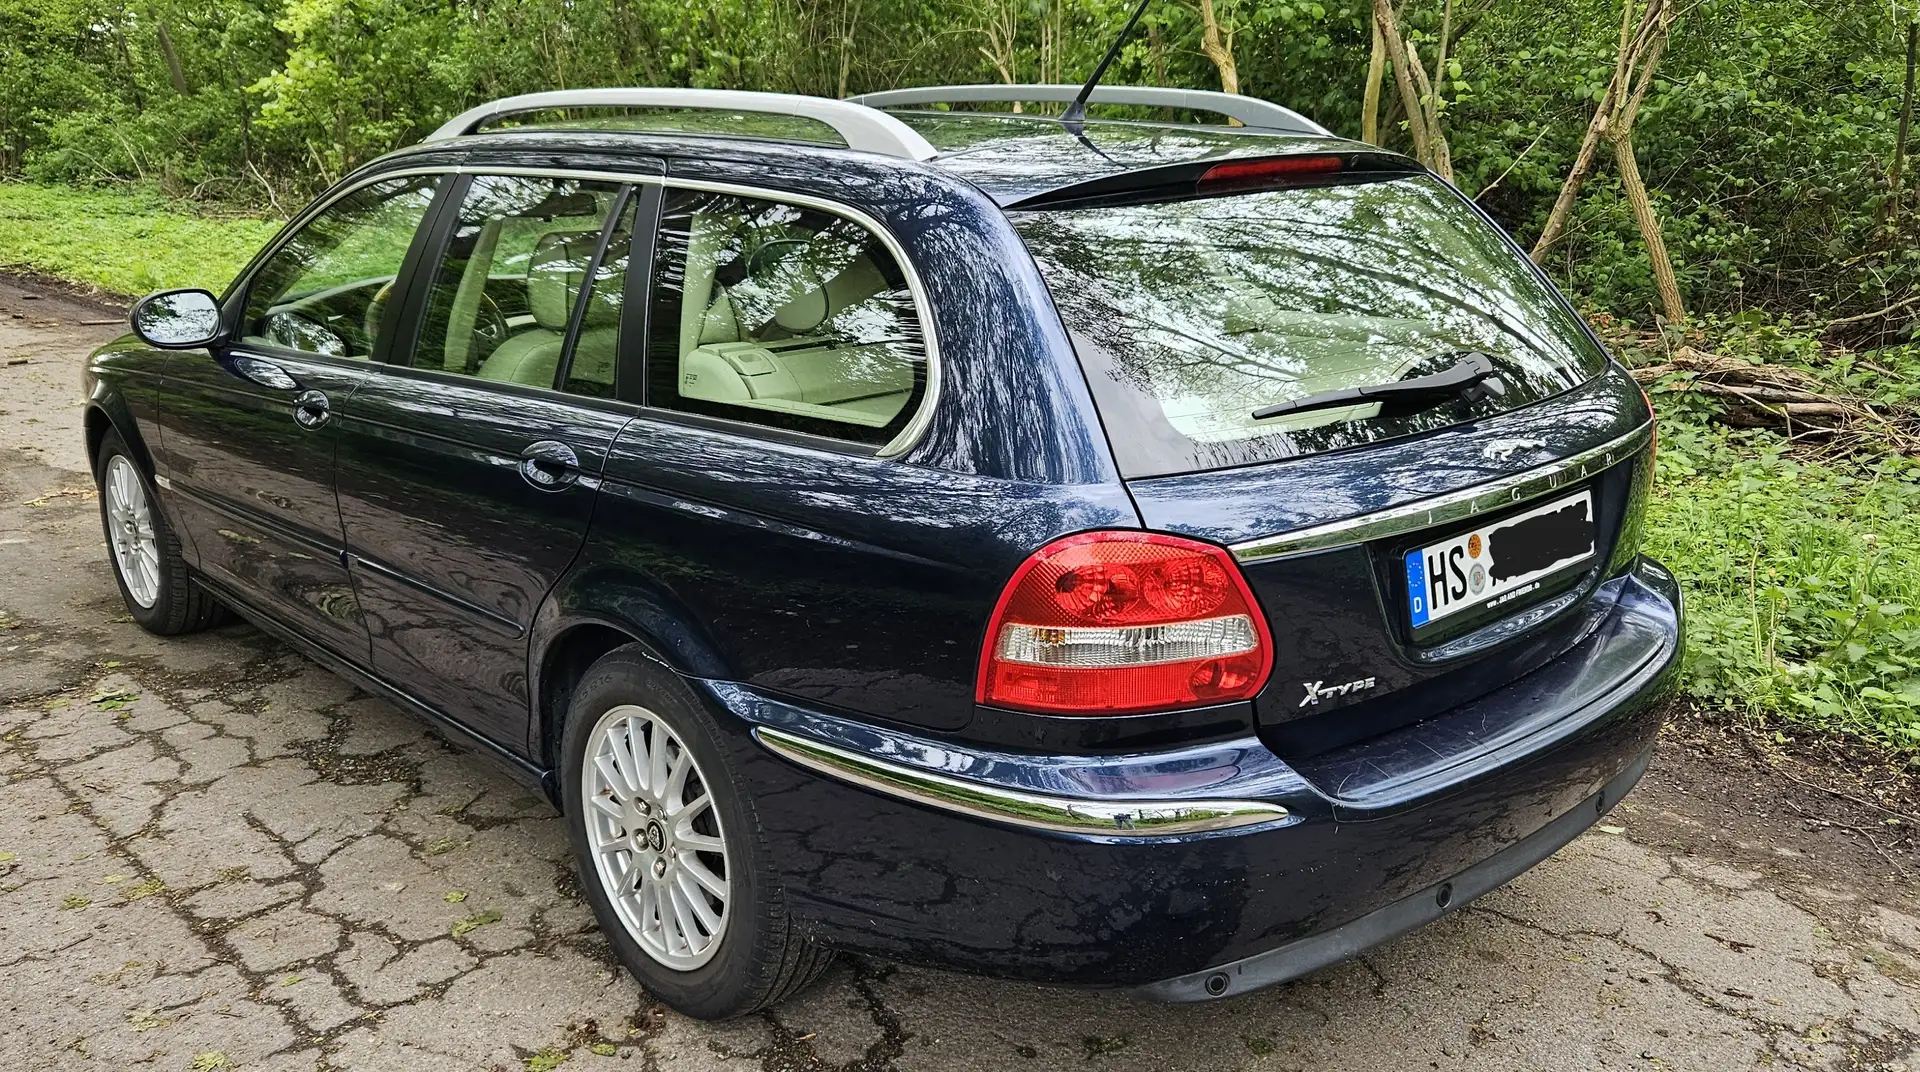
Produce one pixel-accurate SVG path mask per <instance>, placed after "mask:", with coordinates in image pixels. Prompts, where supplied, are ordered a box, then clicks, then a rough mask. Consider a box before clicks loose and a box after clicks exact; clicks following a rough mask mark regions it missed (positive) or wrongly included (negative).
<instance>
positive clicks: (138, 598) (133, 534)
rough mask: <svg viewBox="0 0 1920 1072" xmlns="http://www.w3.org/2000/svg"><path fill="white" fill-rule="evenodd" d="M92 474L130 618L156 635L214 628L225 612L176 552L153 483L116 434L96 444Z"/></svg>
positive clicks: (176, 542) (111, 558) (177, 544)
mask: <svg viewBox="0 0 1920 1072" xmlns="http://www.w3.org/2000/svg"><path fill="white" fill-rule="evenodd" d="M93 476H94V482H95V484H97V485H98V487H99V491H100V527H101V530H102V532H103V533H104V534H105V535H106V538H107V559H108V561H109V562H110V563H111V564H112V566H113V579H114V582H115V583H117V584H118V585H119V586H120V598H121V599H123V600H125V601H126V604H127V612H128V613H129V614H131V615H133V620H134V621H136V622H138V623H139V624H140V627H141V628H142V629H145V630H146V631H147V632H149V633H153V634H155V635H157V636H179V635H180V634H182V633H197V632H199V631H200V630H202V629H206V628H207V627H209V626H213V625H218V624H219V623H220V622H221V620H223V619H224V618H225V617H226V608H225V607H223V606H221V605H220V601H219V600H217V599H215V598H214V597H213V594H212V593H211V592H208V591H207V590H206V589H204V588H202V587H200V584H199V582H197V581H195V580H194V579H193V574H192V572H191V571H190V570H189V569H188V568H187V560H186V559H185V558H184V557H182V556H181V554H180V540H179V539H178V538H177V537H175V536H174V534H173V530H172V529H171V528H169V527H168V526H167V519H166V517H165V516H164V515H163V514H162V513H161V511H160V500H159V498H158V496H156V495H155V494H154V490H153V483H152V481H150V480H149V479H148V478H147V473H146V470H144V469H142V468H141V467H140V462H139V460H138V459H136V458H135V457H134V456H133V455H132V453H130V452H129V451H128V450H127V445H126V443H125V442H124V441H123V440H121V438H120V433H118V432H115V431H108V432H107V434H106V435H105V436H104V437H103V438H102V439H101V440H100V451H99V454H98V455H97V456H96V457H95V458H94V467H93Z"/></svg>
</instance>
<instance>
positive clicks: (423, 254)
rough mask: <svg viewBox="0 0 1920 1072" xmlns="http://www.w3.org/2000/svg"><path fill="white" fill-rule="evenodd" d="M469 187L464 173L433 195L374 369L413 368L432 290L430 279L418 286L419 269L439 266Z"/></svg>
mask: <svg viewBox="0 0 1920 1072" xmlns="http://www.w3.org/2000/svg"><path fill="white" fill-rule="evenodd" d="M472 185H473V175H472V174H471V173H469V172H467V171H465V170H464V169H463V170H461V171H460V172H457V173H456V174H455V175H454V176H453V177H452V179H451V180H450V181H447V182H443V183H441V184H440V188H439V189H438V190H437V191H435V193H434V198H433V204H432V206H430V207H429V208H428V209H427V218H426V222H424V223H422V224H421V225H420V232H419V234H418V235H416V236H415V237H414V243H413V245H411V246H408V247H407V255H406V259H405V260H403V261H401V267H400V272H401V276H402V278H401V280H400V282H399V284H398V285H397V287H396V288H395V290H396V292H395V294H394V295H393V297H392V298H390V299H388V300H389V301H390V302H393V303H396V304H393V305H391V306H390V308H393V309H394V310H395V311H397V312H398V313H399V316H400V319H399V321H398V323H397V324H396V325H395V327H394V330H393V331H391V332H388V333H387V337H386V339H385V340H384V341H383V340H378V339H376V340H374V348H373V363H374V364H375V365H405V366H409V367H410V366H412V364H413V353H414V350H415V348H417V347H418V346H419V344H420V321H421V318H422V314H423V312H424V310H425V306H426V302H427V295H428V293H429V292H430V291H432V290H433V280H431V279H429V280H427V281H426V284H425V285H421V284H420V282H419V280H418V278H417V277H418V276H419V275H420V267H421V266H422V265H425V264H432V265H438V264H439V263H440V258H441V256H442V255H444V254H445V253H446V250H447V242H448V241H450V240H451V239H452V237H453V228H454V224H456V223H457V222H459V217H460V204H461V202H463V201H465V200H466V198H467V189H468V188H469V187H471V186H472Z"/></svg>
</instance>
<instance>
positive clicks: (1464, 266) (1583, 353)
mask: <svg viewBox="0 0 1920 1072" xmlns="http://www.w3.org/2000/svg"><path fill="white" fill-rule="evenodd" d="M1011 215H1012V218H1013V223H1014V226H1015V228H1016V229H1017V230H1018V231H1019V233H1020V235H1021V237H1022V238H1023V239H1024V240H1025V241H1026V244H1027V247H1028V248H1029V249H1030V250H1031V251H1032V253H1033V256H1034V258H1035V260H1036V261H1037V262H1038V263H1039V265H1040V269H1041V272H1042V274H1043V275H1044V276H1045V278H1046V280H1047V284H1048V286H1049V288H1050V289H1051V291H1052V293H1053V298H1054V302H1055V304H1056V305H1057V306H1058V308H1059V310H1060V315H1061V317H1062V319H1063V320H1064V321H1065V322H1066V326H1067V329H1068V331H1069V333H1070V334H1071V335H1072V337H1073V341H1074V347H1075V349H1076V351H1077V352H1078V354H1079V356H1080V360H1081V363H1082V365H1083V366H1084V367H1085V369H1086V372H1087V376H1088V380H1089V382H1090V383H1091V384H1092V386H1093V391H1094V397H1095V402H1096V404H1097V405H1098V406H1099V408H1100V411H1101V417H1102V420H1103V421H1104V422H1105V423H1106V426H1107V433H1108V436H1109V438H1110V440H1111V441H1112V444H1113V449H1114V452H1115V455H1116V457H1117V460H1118V461H1119V463H1120V467H1121V470H1122V472H1123V473H1124V474H1125V475H1126V476H1127V477H1130V478H1137V477H1146V476H1157V475H1164V474H1171V473H1189V472H1196V471H1200V470H1207V469H1218V468H1225V467H1228V466H1235V465H1245V464H1249V463H1254V462H1264V461H1272V460H1277V459H1280V458H1287V457H1293V456H1297V455H1301V454H1312V453H1317V452H1321V451H1330V450H1339V449H1342V448H1347V447H1354V446H1359V445H1363V444H1366V443H1372V442H1377V441H1380V440H1383V439H1391V438H1395V437H1399V436H1405V435H1412V434H1415V433H1419V432H1425V431H1430V430H1433V429H1437V428H1442V427H1446V426H1448V425H1452V424H1457V423H1460V422H1462V421H1467V420H1473V419H1476V418H1479V417H1485V416H1489V415H1492V414H1495V413H1499V412H1503V411H1505V410H1509V409H1514V408H1516V407H1519V406H1524V405H1527V404H1529V403H1532V402H1536V401H1538V400H1540V399H1543V398H1546V397H1549V396H1551V395H1555V394H1558V393H1560V392H1562V391H1565V390H1567V389H1569V388H1571V387H1574V386H1576V385H1578V384H1580V383H1584V382H1586V381H1587V380H1588V379H1590V378H1592V377H1593V376H1594V375H1596V374H1597V373H1599V371H1600V370H1601V368H1602V367H1603V366H1604V364H1605V361H1606V358H1605V355H1604V354H1603V353H1602V351H1601V350H1600V348H1599V347H1598V346H1596V345H1595V344H1594V343H1593V341H1592V339H1591V338H1590V337H1588V336H1587V335H1586V333H1585V332H1584V331H1583V330H1582V328H1581V326H1580V323H1579V321H1578V320H1577V319H1576V317H1575V316H1574V314H1573V313H1572V312H1571V311H1570V310H1569V309H1568V308H1567V307H1566V305H1565V304H1564V303H1563V302H1562V301H1561V300H1560V299H1559V297H1558V296H1557V295H1556V294H1555V293H1554V292H1553V290H1552V289H1551V288H1550V287H1549V286H1548V285H1547V283H1546V282H1545V280H1544V279H1543V278H1542V277H1541V276H1540V274H1539V273H1538V272H1537V271H1536V270H1535V269H1534V268H1533V266H1532V265H1531V264H1530V263H1528V262H1527V260H1526V259H1525V257H1524V256H1523V255H1522V254H1521V253H1520V252H1519V251H1518V250H1516V249H1515V248H1514V247H1513V245H1512V244H1511V243H1510V242H1508V241H1507V240H1506V238H1505V237H1504V236H1503V235H1501V234H1500V233H1499V232H1498V231H1497V230H1496V229H1495V228H1494V227H1493V226H1492V225H1491V224H1489V223H1488V222H1487V221H1486V220H1485V219H1484V218H1483V217H1481V216H1480V215H1479V213H1478V212H1476V211H1475V210H1474V209H1473V207H1472V206H1470V205H1469V204H1467V203H1466V202H1465V201H1464V200H1463V199H1462V198H1461V197H1460V195H1458V194H1456V193H1455V192H1453V190H1451V189H1450V188H1448V187H1447V186H1446V185H1444V184H1442V183H1441V182H1439V181H1437V180H1435V179H1432V178H1429V177H1426V176H1417V175H1416V176H1405V177H1397V178H1393V179H1389V180H1383V181H1371V182H1365V181H1363V182H1355V183H1346V184H1340V185H1315V186H1296V187H1289V188H1281V189H1267V190H1259V191H1256V192H1251V193H1239V194H1233V195H1229V196H1219V197H1201V198H1193V199H1189V200H1179V201H1157V202H1152V203H1141V204H1119V205H1113V204H1107V205H1099V206H1094V207H1082V208H1052V209H1035V210H1027V211H1015V212H1013V213H1012V214H1011ZM1476 353H1477V354H1484V355H1485V356H1486V358H1487V359H1489V361H1490V363H1491V365H1492V366H1493V369H1494V370H1495V377H1494V379H1495V381H1497V382H1494V383H1493V384H1492V385H1491V386H1492V388H1493V389H1492V390H1478V391H1470V392H1467V394H1466V395H1465V396H1448V397H1433V398H1423V399H1419V400H1417V401H1415V400H1408V401H1404V402H1396V403H1393V404H1390V405H1388V406H1386V407H1383V405H1382V404H1381V403H1377V402H1374V403H1362V404H1356V405H1345V406H1341V407H1338V408H1330V409H1312V410H1307V411H1302V412H1294V413H1288V414H1284V415H1282V416H1278V417H1271V418H1267V419H1264V420H1262V419H1256V418H1254V417H1253V412H1254V411H1255V410H1257V409H1261V408H1262V407H1267V406H1272V405H1274V404H1276V403H1284V402H1289V401H1294V400H1298V399H1303V398H1307V397H1309V396H1315V395H1320V394H1322V393H1325V392H1329V391H1337V390H1342V389H1347V388H1357V387H1372V386H1376V385H1380V384H1385V383H1391V382H1395V381H1400V380H1407V379H1411V378H1413V377H1419V376H1429V375H1434V374H1437V373H1443V372H1447V371H1449V370H1453V369H1456V368H1458V367H1460V366H1461V364H1462V362H1463V360H1464V359H1466V358H1467V357H1468V355H1472V354H1476Z"/></svg>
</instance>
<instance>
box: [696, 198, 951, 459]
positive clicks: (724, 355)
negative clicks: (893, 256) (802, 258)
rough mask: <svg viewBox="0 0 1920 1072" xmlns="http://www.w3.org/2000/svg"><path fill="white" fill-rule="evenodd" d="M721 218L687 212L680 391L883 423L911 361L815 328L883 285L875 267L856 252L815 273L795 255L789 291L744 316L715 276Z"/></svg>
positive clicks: (727, 232)
mask: <svg viewBox="0 0 1920 1072" xmlns="http://www.w3.org/2000/svg"><path fill="white" fill-rule="evenodd" d="M728 223H729V221H727V220H726V219H725V218H724V217H715V216H706V215H701V216H696V217H695V218H694V221H693V227H692V234H691V236H690V241H689V243H688V250H687V270H686V276H685V284H684V287H685V289H684V291H683V293H682V302H681V309H680V381H679V382H680V392H681V394H683V395H685V396H687V397H691V398H700V399H705V400H707V401H713V402H731V403H734V404H737V405H747V406H752V407H754V408H757V409H772V410H780V411H783V412H788V413H794V414H799V415H804V416H814V417H821V418H826V419H831V420H841V421H846V422H848V423H852V424H862V425H872V426H874V427H879V426H882V425H885V424H886V423H887V422H888V421H889V420H891V419H892V418H893V416H894V415H895V414H897V413H899V411H900V408H901V407H902V406H904V405H905V404H906V401H907V398H908V397H909V395H910V394H911V392H912V389H913V381H914V370H913V368H912V366H911V365H909V364H908V363H906V362H904V361H901V360H899V359H898V358H897V357H895V356H894V355H893V354H892V353H891V352H890V351H889V350H888V349H887V348H886V347H885V346H884V345H861V344H858V343H851V342H848V341H843V340H841V339H837V338H834V337H832V336H831V335H819V334H815V333H816V332H820V331H821V330H822V329H824V328H826V327H827V324H828V321H830V320H831V319H832V318H833V317H834V316H836V315H837V314H839V313H840V312H842V311H844V310H846V309H849V308H852V307H854V306H857V305H859V304H860V303H862V302H865V301H867V300H869V299H871V298H873V297H874V296H875V295H877V294H880V293H882V292H884V291H885V290H886V289H887V288H888V284H887V282H886V279H885V277H884V276H883V274H882V273H881V272H880V270H879V268H877V267H876V266H875V265H874V264H873V263H872V261H870V260H869V259H867V258H865V257H860V258H858V259H856V260H854V261H853V262H852V263H851V264H847V265H845V266H844V267H843V268H841V269H840V270H838V271H836V272H833V273H832V275H831V277H830V278H827V279H822V278H821V273H820V272H818V271H816V270H815V269H814V267H813V266H812V265H811V264H807V263H801V264H798V265H796V266H795V267H794V269H793V271H792V276H791V278H790V279H788V280H787V283H788V285H789V286H790V287H791V289H790V290H789V291H788V296H787V297H786V299H785V300H784V301H782V302H781V303H780V304H779V305H778V306H777V307H775V309H774V310H773V312H772V315H771V317H770V318H769V319H767V321H766V322H765V323H757V322H748V321H745V320H743V319H742V317H743V315H744V314H743V313H742V310H741V308H740V305H739V303H736V302H735V301H734V299H733V296H732V295H731V294H729V293H728V291H727V288H726V287H725V286H724V285H722V284H721V282H720V281H719V279H718V278H717V275H718V270H717V269H718V264H717V261H718V259H719V257H718V254H719V251H720V250H721V249H723V248H725V247H726V246H727V245H728V244H729V243H730V242H731V241H732V239H733V235H732V233H731V228H730V227H729V226H728ZM764 300H765V299H764V297H763V298H762V299H761V301H762V302H764ZM762 315H765V314H762Z"/></svg>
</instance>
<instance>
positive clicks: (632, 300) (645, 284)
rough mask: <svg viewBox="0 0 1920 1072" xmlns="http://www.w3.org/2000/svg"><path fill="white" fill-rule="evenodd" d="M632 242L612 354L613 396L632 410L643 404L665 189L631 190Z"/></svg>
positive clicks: (644, 187) (653, 184)
mask: <svg viewBox="0 0 1920 1072" xmlns="http://www.w3.org/2000/svg"><path fill="white" fill-rule="evenodd" d="M635 200H636V201H637V203H638V207H637V208H636V209H635V210H634V214H633V241H632V244H631V245H630V246H629V248H628V252H627V278H626V294H625V296H624V297H623V298H622V299H621V301H622V302H623V304H624V308H623V309H621V311H620V335H619V342H618V347H619V348H618V350H617V351H616V352H615V359H614V371H613V382H614V388H613V395H614V397H615V398H618V399H620V400H621V401H623V402H629V403H632V404H633V405H636V406H645V405H646V404H647V347H648V345H649V340H650V338H651V335H652V331H653V254H654V250H655V249H656V248H657V247H656V242H657V236H658V235H659V233H660V206H661V205H663V204H665V203H666V187H665V186H663V185H662V184H660V183H657V182H650V183H645V184H643V185H641V186H639V187H638V188H637V189H636V190H635Z"/></svg>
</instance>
